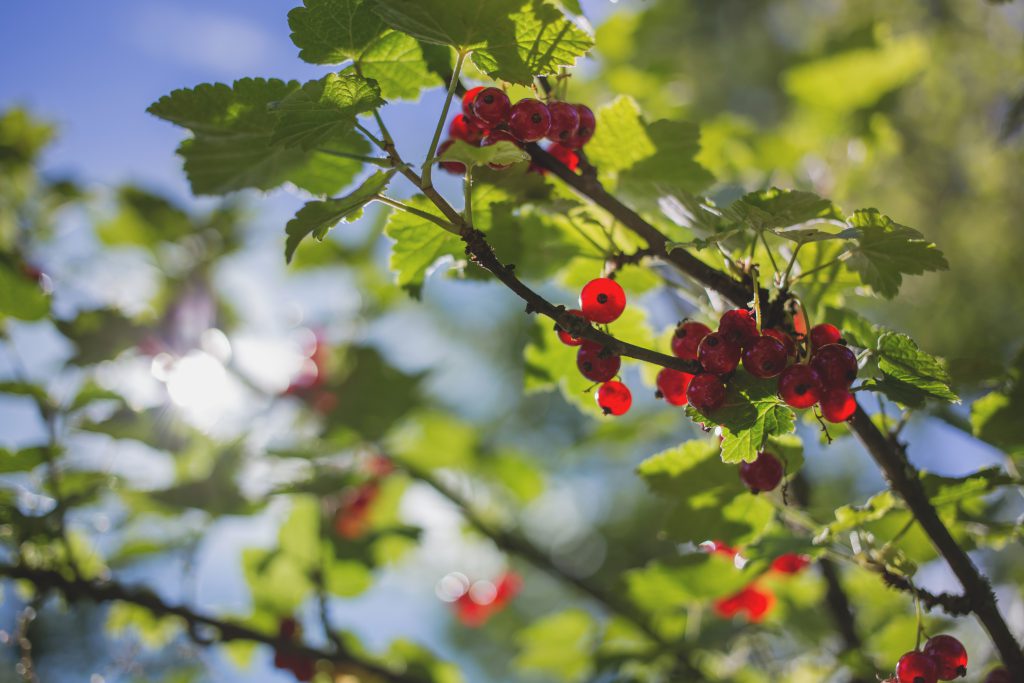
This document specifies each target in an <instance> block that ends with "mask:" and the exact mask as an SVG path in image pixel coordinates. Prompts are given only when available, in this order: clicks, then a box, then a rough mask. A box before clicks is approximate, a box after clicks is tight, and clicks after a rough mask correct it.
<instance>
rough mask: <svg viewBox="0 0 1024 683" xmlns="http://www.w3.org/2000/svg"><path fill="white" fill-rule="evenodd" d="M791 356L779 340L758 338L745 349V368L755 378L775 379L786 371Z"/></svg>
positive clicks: (764, 337)
mask: <svg viewBox="0 0 1024 683" xmlns="http://www.w3.org/2000/svg"><path fill="white" fill-rule="evenodd" d="M788 359H789V354H788V353H786V347H785V346H783V345H782V342H780V341H779V340H778V339H775V338H774V337H769V336H767V335H764V336H761V337H758V338H757V339H756V340H754V341H753V342H752V343H750V344H749V345H747V347H746V348H745V349H743V368H744V369H745V370H746V371H747V372H749V373H750V374H751V375H753V376H754V377H760V378H761V379H767V378H768V377H775V376H777V375H778V374H779V373H781V372H782V371H783V370H785V369H786V361H787V360H788Z"/></svg>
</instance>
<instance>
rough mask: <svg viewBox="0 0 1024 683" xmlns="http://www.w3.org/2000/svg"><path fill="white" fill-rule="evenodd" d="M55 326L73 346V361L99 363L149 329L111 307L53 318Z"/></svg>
mask: <svg viewBox="0 0 1024 683" xmlns="http://www.w3.org/2000/svg"><path fill="white" fill-rule="evenodd" d="M55 324H56V326H57V330H58V331H60V333H61V334H63V335H64V336H65V337H67V338H68V339H69V340H70V341H71V342H72V343H73V344H74V346H75V354H74V355H73V356H72V357H71V359H70V360H69V361H68V362H69V363H72V364H74V365H91V364H93V363H101V362H103V361H105V360H109V359H111V358H113V357H115V356H117V355H118V354H119V353H121V352H122V351H126V350H127V349H130V348H132V347H134V346H137V345H138V344H139V342H141V341H142V340H143V339H144V338H145V337H146V336H147V335H148V334H150V333H151V330H150V329H149V328H148V327H145V326H143V325H140V324H138V323H137V322H135V321H134V320H132V319H130V318H128V317H127V316H125V315H124V314H123V313H121V312H120V311H118V310H116V309H113V308H100V309H97V310H94V311H84V312H82V313H79V314H78V317H76V318H74V319H73V320H58V321H56V323H55Z"/></svg>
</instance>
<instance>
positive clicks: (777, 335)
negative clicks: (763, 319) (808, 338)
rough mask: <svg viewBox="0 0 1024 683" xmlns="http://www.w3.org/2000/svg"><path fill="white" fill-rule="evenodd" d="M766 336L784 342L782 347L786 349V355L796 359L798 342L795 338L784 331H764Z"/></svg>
mask: <svg viewBox="0 0 1024 683" xmlns="http://www.w3.org/2000/svg"><path fill="white" fill-rule="evenodd" d="M764 334H765V335H766V336H768V337H772V338H773V339H778V340H779V341H780V342H782V345H783V346H785V347H786V354H787V355H789V356H790V357H791V358H796V342H795V341H793V338H792V337H790V336H789V335H788V334H786V333H785V332H783V331H782V330H775V329H768V330H765V331H764Z"/></svg>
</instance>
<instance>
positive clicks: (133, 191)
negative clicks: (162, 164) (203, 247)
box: [96, 185, 195, 247]
mask: <svg viewBox="0 0 1024 683" xmlns="http://www.w3.org/2000/svg"><path fill="white" fill-rule="evenodd" d="M117 194H118V196H117V199H118V212H117V214H115V216H114V217H113V218H111V219H110V220H107V221H104V222H102V223H100V224H99V225H98V226H97V228H96V233H97V235H98V236H99V238H100V239H101V240H102V241H103V242H104V244H112V245H123V244H130V245H134V246H139V247H152V246H154V245H156V244H157V243H159V242H176V241H178V240H180V239H181V238H183V237H185V236H186V235H189V234H191V233H192V232H193V231H194V230H195V228H194V227H193V225H192V220H191V219H190V218H189V216H188V214H187V213H185V212H184V211H183V210H182V209H180V208H179V207H177V206H175V205H174V204H172V203H171V202H170V201H168V200H167V199H165V198H163V197H160V196H158V195H155V194H151V193H149V192H146V191H145V190H140V189H138V188H136V187H132V186H130V185H129V186H125V187H122V188H120V189H119V190H118V193H117Z"/></svg>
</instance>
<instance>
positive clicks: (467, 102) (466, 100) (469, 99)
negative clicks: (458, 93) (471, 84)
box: [462, 85, 484, 118]
mask: <svg viewBox="0 0 1024 683" xmlns="http://www.w3.org/2000/svg"><path fill="white" fill-rule="evenodd" d="M483 89H484V86H482V85H478V86H476V87H475V88H470V89H469V90H467V91H466V94H465V95H463V96H462V113H463V114H464V115H465V116H468V117H470V118H473V117H474V116H476V114H474V113H473V100H475V99H476V96H477V95H479V94H480V92H481V91H482V90H483Z"/></svg>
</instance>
